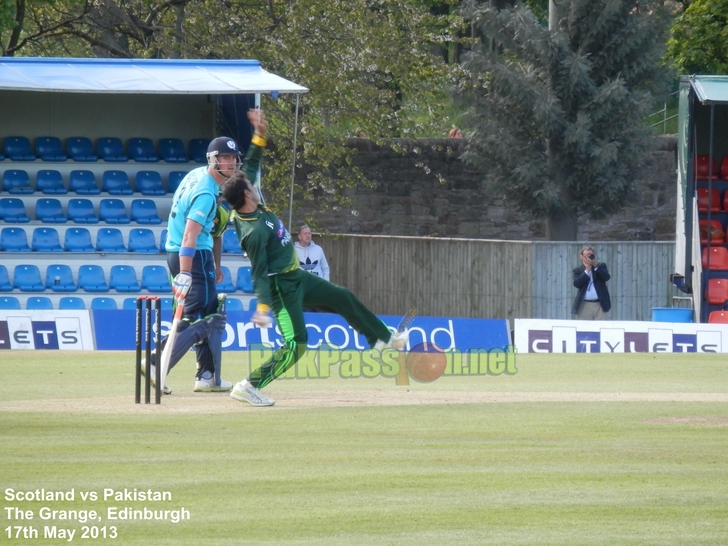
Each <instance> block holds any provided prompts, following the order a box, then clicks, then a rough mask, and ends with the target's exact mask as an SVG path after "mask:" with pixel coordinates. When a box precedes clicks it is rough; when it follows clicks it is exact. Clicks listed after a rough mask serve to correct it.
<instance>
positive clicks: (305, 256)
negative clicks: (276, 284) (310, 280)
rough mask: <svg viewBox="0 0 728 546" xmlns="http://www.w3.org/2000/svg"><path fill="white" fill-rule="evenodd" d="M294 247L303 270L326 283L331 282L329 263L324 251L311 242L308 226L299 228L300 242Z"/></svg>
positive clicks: (304, 225)
mask: <svg viewBox="0 0 728 546" xmlns="http://www.w3.org/2000/svg"><path fill="white" fill-rule="evenodd" d="M294 246H295V248H296V254H298V262H299V264H300V265H301V269H303V270H304V271H308V272H309V273H313V274H314V275H316V276H317V277H321V278H322V279H324V280H325V281H328V280H330V279H329V263H328V262H327V261H326V256H324V251H323V249H322V248H321V247H320V246H318V245H317V244H316V243H314V242H313V241H312V240H311V228H309V227H308V226H307V225H306V224H303V225H302V226H301V227H300V228H298V241H296V244H295V245H294Z"/></svg>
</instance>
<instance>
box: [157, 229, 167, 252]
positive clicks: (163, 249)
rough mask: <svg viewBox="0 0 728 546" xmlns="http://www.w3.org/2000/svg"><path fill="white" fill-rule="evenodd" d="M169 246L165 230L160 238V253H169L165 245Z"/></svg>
mask: <svg viewBox="0 0 728 546" xmlns="http://www.w3.org/2000/svg"><path fill="white" fill-rule="evenodd" d="M166 244H167V230H166V229H163V230H162V234H161V235H160V236H159V252H167V248H166V247H165V245H166Z"/></svg>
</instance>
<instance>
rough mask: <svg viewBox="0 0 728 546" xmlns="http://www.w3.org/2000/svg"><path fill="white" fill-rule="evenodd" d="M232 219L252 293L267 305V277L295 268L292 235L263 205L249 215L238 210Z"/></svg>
mask: <svg viewBox="0 0 728 546" xmlns="http://www.w3.org/2000/svg"><path fill="white" fill-rule="evenodd" d="M233 218H234V221H235V231H236V232H237V235H238V240H239V241H240V247H241V248H242V249H243V250H244V251H245V252H247V254H248V258H250V263H251V265H252V268H253V283H254V285H255V295H256V296H257V298H258V302H259V303H264V304H266V305H269V306H270V305H271V295H270V279H269V277H270V276H271V275H277V274H279V273H288V272H290V271H294V270H296V269H298V256H297V255H296V251H295V249H294V248H293V240H292V239H291V234H290V233H288V230H287V229H286V227H285V226H284V225H283V222H281V221H280V220H279V219H278V217H277V216H276V215H275V214H273V212H271V211H270V209H268V208H267V207H264V206H262V205H258V210H256V211H255V212H251V213H248V214H244V213H241V212H237V213H235V215H234V217H233Z"/></svg>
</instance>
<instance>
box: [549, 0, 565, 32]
mask: <svg viewBox="0 0 728 546" xmlns="http://www.w3.org/2000/svg"><path fill="white" fill-rule="evenodd" d="M562 6H563V0H549V30H551V31H554V30H557V29H558V28H559V21H560V20H561V8H562Z"/></svg>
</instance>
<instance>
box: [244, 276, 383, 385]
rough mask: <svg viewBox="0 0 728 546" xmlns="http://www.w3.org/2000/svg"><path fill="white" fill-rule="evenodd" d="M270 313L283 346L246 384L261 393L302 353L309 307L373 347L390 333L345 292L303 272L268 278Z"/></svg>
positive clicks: (303, 351) (352, 296)
mask: <svg viewBox="0 0 728 546" xmlns="http://www.w3.org/2000/svg"><path fill="white" fill-rule="evenodd" d="M270 291H271V299H272V301H271V309H272V310H273V314H274V315H275V317H276V321H277V322H278V327H279V328H280V330H281V334H282V336H283V342H284V344H283V346H282V347H281V348H280V349H278V350H277V351H276V352H275V353H273V356H272V357H271V359H270V360H269V361H268V362H266V363H265V364H263V365H262V366H261V367H260V368H259V369H258V370H254V371H253V372H252V373H251V374H250V376H249V377H248V381H250V383H251V384H252V385H253V386H254V387H256V388H258V389H262V388H263V387H265V386H266V385H267V384H268V383H270V382H271V381H273V380H274V379H275V378H276V377H280V376H281V375H282V374H284V373H285V372H286V370H288V369H289V368H290V367H291V366H293V365H294V364H295V363H296V362H298V360H299V359H300V358H301V356H303V353H305V352H306V343H307V341H308V332H307V331H306V322H305V320H304V318H303V308H304V307H311V308H313V309H317V310H319V311H324V312H326V313H336V314H337V315H341V316H342V317H343V318H344V319H345V320H346V322H348V323H349V324H350V325H351V326H352V327H353V328H354V329H355V330H356V331H357V332H359V333H360V334H362V335H363V336H364V337H365V338H366V339H367V342H368V343H369V346H370V347H373V346H374V344H375V343H376V342H377V340H379V339H381V340H383V341H389V338H390V337H391V336H392V333H391V332H390V331H389V328H387V326H386V325H385V324H384V323H383V322H382V321H381V320H379V319H378V318H377V317H376V315H374V313H372V312H371V311H370V310H369V309H367V308H366V307H365V306H364V304H363V303H362V302H360V301H359V300H358V299H357V297H356V296H354V294H352V293H351V292H350V291H349V290H348V289H346V288H343V287H341V286H337V285H335V284H333V283H330V282H329V281H326V280H324V279H322V278H321V277H317V276H316V275H313V274H312V273H309V272H308V271H304V270H303V269H296V270H294V271H291V272H290V273H279V274H277V275H272V276H271V277H270Z"/></svg>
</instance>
